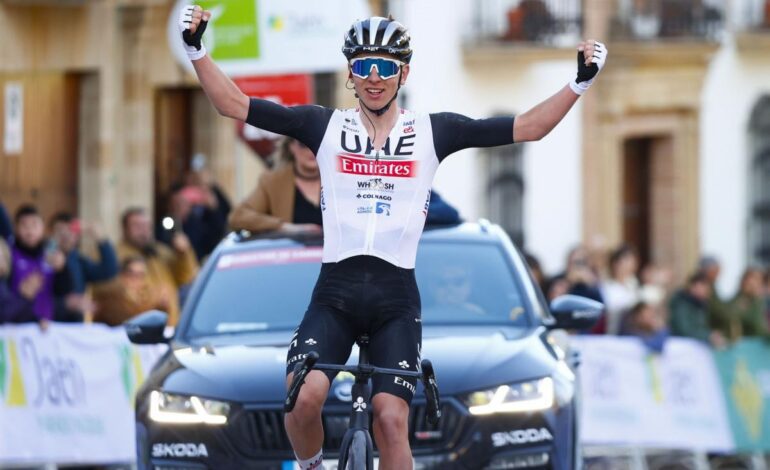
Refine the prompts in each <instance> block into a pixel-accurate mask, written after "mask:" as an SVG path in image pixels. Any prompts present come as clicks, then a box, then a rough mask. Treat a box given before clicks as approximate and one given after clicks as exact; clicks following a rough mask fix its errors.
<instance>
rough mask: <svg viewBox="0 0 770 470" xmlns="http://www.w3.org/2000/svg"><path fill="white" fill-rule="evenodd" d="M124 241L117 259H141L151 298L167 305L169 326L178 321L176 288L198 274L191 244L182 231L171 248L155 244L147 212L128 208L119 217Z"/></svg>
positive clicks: (177, 293) (119, 246)
mask: <svg viewBox="0 0 770 470" xmlns="http://www.w3.org/2000/svg"><path fill="white" fill-rule="evenodd" d="M121 222H122V229H123V240H122V241H121V242H120V244H119V245H118V258H119V259H120V260H121V262H125V261H126V260H127V259H128V258H135V257H143V258H144V259H145V260H146V262H147V274H148V277H149V283H150V285H151V286H152V288H153V289H155V293H154V295H156V296H157V297H158V298H161V299H162V300H163V302H165V303H166V305H168V315H169V324H170V325H176V322H177V321H178V319H179V310H180V309H179V303H180V302H179V289H180V288H181V287H183V286H186V285H187V284H189V283H190V282H192V280H193V279H194V278H195V275H196V274H197V273H198V262H197V260H196V259H195V252H194V251H193V249H192V246H191V245H190V241H189V240H188V238H187V237H186V236H185V234H184V233H182V232H175V233H174V234H173V236H172V237H171V247H168V246H166V245H165V244H163V243H160V242H158V241H156V240H155V239H154V238H153V235H152V226H151V223H150V218H149V216H148V215H147V212H146V211H145V210H144V209H142V208H136V207H135V208H130V209H128V210H126V211H125V212H124V213H123V217H122V220H121Z"/></svg>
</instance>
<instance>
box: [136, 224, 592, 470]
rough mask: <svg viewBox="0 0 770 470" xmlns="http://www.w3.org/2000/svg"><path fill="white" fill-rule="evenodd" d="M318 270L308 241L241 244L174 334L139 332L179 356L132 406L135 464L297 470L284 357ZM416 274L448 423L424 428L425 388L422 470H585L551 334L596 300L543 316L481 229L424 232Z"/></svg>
mask: <svg viewBox="0 0 770 470" xmlns="http://www.w3.org/2000/svg"><path fill="white" fill-rule="evenodd" d="M320 262H321V240H320V239H318V238H315V237H314V236H310V237H307V236H291V237H290V236H286V235H283V236H282V235H272V236H268V237H263V238H252V239H249V238H243V237H241V236H237V235H231V236H230V237H229V238H228V239H227V240H226V241H224V242H223V243H222V244H221V245H220V247H219V248H218V249H217V250H216V251H215V252H214V254H213V255H212V256H211V257H210V259H209V260H208V262H207V264H206V266H205V267H204V269H203V270H202V272H201V274H200V275H199V277H198V279H197V280H196V282H195V284H194V286H193V288H192V290H191V292H190V295H189V298H188V300H187V303H186V306H185V309H184V313H183V315H182V319H181V321H180V323H179V325H178V327H177V330H176V332H175V335H174V337H173V338H172V339H170V340H166V339H165V338H163V329H164V327H165V317H164V315H162V314H160V313H159V312H151V313H147V314H144V315H142V316H140V317H137V318H135V319H134V320H132V321H131V322H129V324H128V325H127V329H128V332H129V336H130V337H131V338H132V340H133V341H135V342H142V343H153V342H162V341H169V345H170V348H169V351H168V353H167V354H165V355H164V356H163V357H162V358H161V360H160V361H159V363H158V364H157V365H156V367H155V368H154V370H153V371H152V373H151V374H150V376H149V377H148V379H147V380H146V381H145V383H144V384H143V386H142V387H141V389H140V390H139V392H138V394H137V397H136V425H137V428H136V437H137V446H138V448H137V452H138V461H139V467H140V468H144V469H164V468H168V469H170V468H185V469H217V470H218V469H243V468H250V469H252V468H254V469H262V468H264V469H280V470H283V469H292V468H295V464H294V463H293V462H292V459H293V453H292V448H291V445H290V443H289V440H288V439H287V437H286V434H285V431H284V429H283V412H282V407H283V400H284V398H285V396H286V385H285V368H286V361H287V357H286V352H287V349H288V346H289V343H290V342H291V341H292V340H293V338H292V333H293V331H294V329H295V328H296V327H297V325H298V324H299V322H300V320H301V318H302V315H303V314H304V311H305V308H306V306H307V304H308V300H309V298H310V294H311V292H312V290H313V286H314V283H315V280H316V278H317V276H318V272H319V269H320ZM416 276H417V281H418V285H419V287H420V293H421V299H422V323H423V346H422V355H423V357H427V358H430V359H431V360H432V361H433V364H434V365H435V369H436V376H437V379H438V384H439V389H440V392H441V400H442V414H443V417H442V419H441V421H440V422H439V424H438V425H435V426H432V425H428V424H426V422H425V402H424V398H423V396H422V392H421V390H417V394H415V398H414V401H413V403H412V405H411V411H410V418H409V419H410V423H409V441H410V444H411V448H412V452H413V455H414V460H415V465H416V466H415V468H421V469H432V468H436V469H439V468H440V469H480V468H489V469H504V468H554V469H573V468H580V464H579V462H580V452H579V445H578V442H579V440H578V437H577V429H578V425H577V419H578V413H577V404H578V394H577V384H576V375H575V365H576V363H577V358H576V355H575V354H573V353H571V352H569V348H568V346H567V345H565V344H564V341H556V340H555V339H556V338H557V337H561V338H562V339H563V338H564V337H566V335H557V334H555V333H554V331H553V330H554V329H556V328H565V329H582V328H586V327H589V326H590V325H592V324H593V322H595V320H596V319H597V318H598V316H599V315H600V314H601V304H598V303H596V302H593V301H590V300H588V299H583V298H580V297H574V296H564V297H560V298H558V299H556V300H554V302H553V303H552V304H551V306H550V308H549V307H548V306H547V305H546V304H545V302H544V301H543V299H542V295H541V293H540V291H539V290H538V288H537V287H536V285H535V284H534V282H533V280H532V278H531V276H530V275H529V272H528V270H527V268H526V265H525V264H524V261H523V259H522V257H521V256H520V254H519V253H518V251H517V250H516V248H515V247H514V246H513V245H512V243H511V242H510V240H509V238H508V237H507V235H506V234H505V233H504V232H503V231H502V230H501V229H500V228H499V227H497V226H495V225H492V224H489V223H486V222H482V223H478V224H462V225H458V226H451V227H444V228H429V229H428V230H426V231H425V233H424V234H423V236H422V239H421V241H420V247H419V250H418V255H417V265H416ZM321 340H322V339H321V338H318V339H315V338H308V339H306V340H305V341H321ZM356 355H357V352H356V349H355V348H354V350H353V354H352V355H351V358H350V360H349V361H350V363H352V362H354V361H355V360H356ZM406 360H408V359H407V358H405V361H406ZM409 360H411V359H409ZM394 380H398V378H397V377H396V378H395V379H394ZM402 382H403V383H404V384H405V385H404V386H411V384H409V383H407V382H405V381H402ZM351 385H352V378H351V377H349V376H345V375H339V376H337V378H336V379H335V380H334V381H333V383H332V384H331V389H330V391H329V398H328V400H327V403H326V406H325V408H324V414H323V425H324V431H325V440H324V458H325V461H324V463H325V465H328V467H327V468H335V467H334V465H335V460H336V457H337V455H336V453H337V451H338V449H339V447H340V440H341V438H342V436H343V435H344V433H345V430H346V429H347V427H348V419H349V410H350V407H351V396H350V390H351Z"/></svg>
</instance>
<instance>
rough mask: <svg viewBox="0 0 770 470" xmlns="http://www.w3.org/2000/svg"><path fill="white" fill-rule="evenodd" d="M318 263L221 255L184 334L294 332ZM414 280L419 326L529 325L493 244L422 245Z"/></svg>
mask: <svg viewBox="0 0 770 470" xmlns="http://www.w3.org/2000/svg"><path fill="white" fill-rule="evenodd" d="M320 263H321V249H320V248H318V247H312V248H311V247H308V248H304V247H293V248H275V247H272V248H268V249H264V248H263V249H256V248H255V249H253V250H246V251H241V252H237V253H228V254H224V255H221V256H220V257H219V258H218V259H217V260H216V264H215V266H214V268H213V271H212V273H211V275H210V276H209V277H208V279H207V280H206V281H205V282H206V285H205V286H203V289H202V290H201V295H200V296H199V298H198V299H197V301H196V304H195V305H194V306H193V312H192V321H191V323H190V325H189V329H188V331H187V335H188V336H189V337H198V336H209V335H218V334H232V333H239V332H254V331H264V330H276V329H294V328H296V327H297V325H299V322H300V321H301V320H302V316H303V315H304V313H305V309H306V308H307V305H308V302H309V300H310V294H311V292H312V290H313V286H314V284H315V281H316V278H317V277H318V273H319V271H320ZM416 274H417V284H418V286H419V288H420V296H421V298H422V319H423V324H470V325H473V324H500V323H505V324H508V325H512V326H522V327H524V326H528V325H529V324H530V318H529V315H527V314H526V307H525V301H524V297H523V295H522V292H521V290H520V288H519V285H518V283H517V282H516V279H515V278H514V271H513V269H512V268H511V265H510V263H509V262H508V260H507V258H506V255H505V253H504V252H503V250H502V249H501V248H500V247H499V246H497V245H492V244H470V243H462V244H459V243H451V242H429V243H422V244H421V245H420V249H419V250H418V255H417V263H416Z"/></svg>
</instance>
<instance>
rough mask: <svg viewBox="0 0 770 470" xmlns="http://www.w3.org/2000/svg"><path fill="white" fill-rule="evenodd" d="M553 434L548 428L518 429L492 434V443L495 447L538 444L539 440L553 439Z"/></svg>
mask: <svg viewBox="0 0 770 470" xmlns="http://www.w3.org/2000/svg"><path fill="white" fill-rule="evenodd" d="M552 440H553V436H552V435H551V433H550V432H548V430H547V429H546V428H540V429H535V428H529V429H517V430H515V431H508V432H496V433H494V434H492V444H493V445H494V446H495V447H503V446H507V445H520V444H536V443H538V442H544V441H552Z"/></svg>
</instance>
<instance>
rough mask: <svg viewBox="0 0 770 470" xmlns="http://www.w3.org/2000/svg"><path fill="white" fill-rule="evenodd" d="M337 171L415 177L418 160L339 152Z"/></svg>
mask: <svg viewBox="0 0 770 470" xmlns="http://www.w3.org/2000/svg"><path fill="white" fill-rule="evenodd" d="M337 171H339V172H340V173H346V174H350V175H370V176H391V177H396V178H414V177H415V176H417V161H416V160H384V159H381V160H377V161H375V160H372V159H367V158H363V157H361V156H359V155H351V154H339V155H338V159H337Z"/></svg>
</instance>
